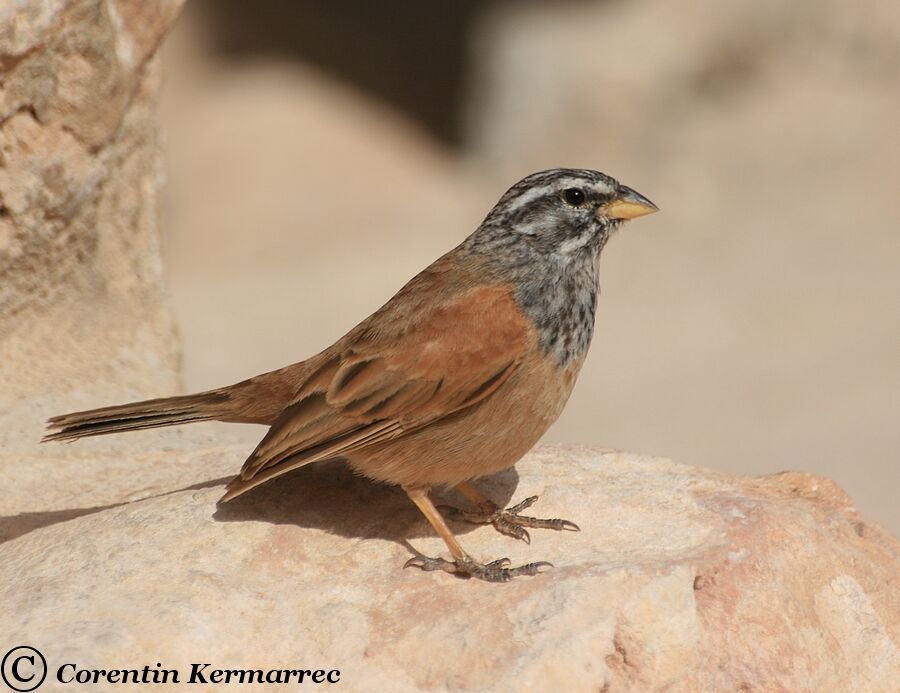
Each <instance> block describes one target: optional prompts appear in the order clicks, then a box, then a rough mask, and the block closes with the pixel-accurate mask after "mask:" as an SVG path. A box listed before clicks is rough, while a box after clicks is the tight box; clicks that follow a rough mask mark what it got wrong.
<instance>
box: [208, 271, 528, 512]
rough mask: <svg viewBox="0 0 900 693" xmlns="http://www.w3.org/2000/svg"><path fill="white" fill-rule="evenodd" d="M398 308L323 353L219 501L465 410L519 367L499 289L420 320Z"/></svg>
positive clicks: (472, 294)
mask: <svg viewBox="0 0 900 693" xmlns="http://www.w3.org/2000/svg"><path fill="white" fill-rule="evenodd" d="M419 307H420V306H415V305H414V306H412V308H413V309H416V308H419ZM404 308H407V309H408V306H403V305H402V304H401V306H400V307H392V306H391V304H390V303H389V304H388V305H387V306H385V308H384V309H382V310H381V311H379V312H378V313H376V314H375V315H373V316H372V317H371V318H369V319H368V320H366V321H365V322H364V323H362V324H361V325H360V326H359V327H357V328H356V329H355V330H354V331H353V332H351V333H350V334H349V335H348V336H347V338H346V339H345V340H341V342H338V344H337V345H335V352H334V353H331V354H329V353H327V352H326V354H323V357H324V358H323V362H322V365H321V366H320V367H319V368H318V369H316V370H315V371H314V372H313V373H312V374H311V375H310V377H309V378H308V380H307V381H306V382H305V383H304V384H303V386H302V387H301V389H300V391H299V393H298V395H297V397H296V398H295V399H294V401H293V402H292V403H291V404H290V405H289V406H288V407H287V408H286V409H285V410H284V412H282V414H281V416H279V417H278V419H277V420H276V422H275V423H274V424H273V425H272V427H271V429H270V430H269V432H268V434H267V435H266V436H265V438H263V440H262V441H261V442H260V444H259V445H258V446H257V448H256V450H254V451H253V453H252V454H251V455H250V457H249V458H247V461H246V462H245V463H244V466H243V468H242V470H241V474H240V476H239V477H237V478H236V479H234V480H233V481H232V482H231V483H230V484H229V485H228V489H227V492H226V494H225V496H224V497H223V499H222V500H223V501H225V500H229V499H231V498H233V497H235V496H237V495H239V494H241V493H243V492H244V491H247V490H249V489H250V488H253V487H254V486H257V485H258V484H261V483H263V482H264V481H266V480H268V479H271V478H272V477H274V476H278V475H279V474H283V473H284V472H287V471H290V470H291V469H295V468H297V467H300V466H302V465H305V464H309V463H310V462H315V461H318V460H324V459H332V458H336V457H341V456H344V455H347V454H348V453H352V452H354V451H357V450H361V449H364V448H366V447H367V446H370V445H374V444H377V443H382V442H384V441H387V440H391V439H393V438H397V437H400V436H403V435H405V434H407V433H409V432H410V431H413V430H415V429H417V428H419V427H421V426H425V425H427V424H429V423H431V422H433V421H437V420H439V419H441V418H443V417H446V416H449V415H450V414H452V413H454V412H458V411H461V410H463V409H465V408H467V407H471V406H473V405H475V404H477V403H478V402H481V401H483V400H484V399H486V398H487V397H490V395H491V394H493V393H494V392H495V391H496V390H497V389H498V388H500V387H501V386H502V385H503V383H505V382H506V380H507V379H508V378H509V377H510V375H512V373H513V372H514V371H515V369H516V368H517V367H518V365H519V363H520V362H521V359H522V356H523V354H524V352H525V348H526V345H527V343H528V338H529V328H528V323H527V321H526V320H525V319H524V317H522V316H521V312H520V311H519V309H518V307H517V305H516V304H515V301H514V299H513V296H512V293H511V291H510V289H509V288H508V287H506V286H488V287H484V286H481V287H476V288H469V289H466V290H463V291H461V292H459V293H457V294H456V295H455V296H454V297H453V298H451V299H448V300H445V301H442V302H438V303H437V305H436V306H435V307H433V308H432V309H431V310H429V311H428V312H426V313H425V314H421V315H418V316H417V315H411V314H408V313H406V312H405V311H404Z"/></svg>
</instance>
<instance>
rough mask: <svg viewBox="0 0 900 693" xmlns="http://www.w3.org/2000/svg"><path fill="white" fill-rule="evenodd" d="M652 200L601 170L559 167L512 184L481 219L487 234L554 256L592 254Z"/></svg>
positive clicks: (649, 211)
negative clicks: (500, 236)
mask: <svg viewBox="0 0 900 693" xmlns="http://www.w3.org/2000/svg"><path fill="white" fill-rule="evenodd" d="M655 211H657V207H656V205H654V204H653V203H652V202H650V200H648V199H647V198H646V197H644V196H643V195H641V194H640V193H638V192H636V191H635V190H632V189H631V188H629V187H627V186H625V185H622V184H621V183H619V182H618V181H616V180H615V179H614V178H611V177H610V176H607V175H606V174H604V173H600V172H599V171H591V170H587V169H571V168H557V169H551V170H549V171H541V172H539V173H533V174H531V175H530V176H528V177H526V178H523V179H522V180H521V181H519V182H518V183H516V184H515V185H514V186H512V187H511V188H510V189H509V190H507V191H506V193H505V194H504V195H503V197H501V198H500V201H499V202H498V203H497V204H496V206H495V207H494V208H493V209H492V210H491V212H490V213H489V214H488V216H487V218H486V219H485V221H484V223H483V224H482V229H483V231H484V232H486V233H487V234H488V235H490V236H495V237H496V235H497V234H501V235H503V236H506V238H507V240H508V241H509V242H512V243H524V244H527V245H528V246H530V247H531V248H532V249H533V250H536V251H538V252H541V253H546V254H553V255H558V256H562V257H565V256H571V255H582V254H584V253H585V252H588V253H590V254H596V253H597V252H599V250H600V249H601V248H602V247H603V244H604V243H605V242H606V239H607V238H608V237H609V235H610V234H611V233H612V231H614V230H615V229H616V227H618V226H619V224H621V223H622V222H623V221H625V220H628V219H634V218H636V217H640V216H644V215H645V214H652V213H653V212H655Z"/></svg>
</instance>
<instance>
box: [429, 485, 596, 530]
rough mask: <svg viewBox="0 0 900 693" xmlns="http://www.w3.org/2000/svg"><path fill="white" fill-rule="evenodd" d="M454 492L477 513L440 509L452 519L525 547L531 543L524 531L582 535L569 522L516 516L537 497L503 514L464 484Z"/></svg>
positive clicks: (526, 500) (532, 497) (492, 503)
mask: <svg viewBox="0 0 900 693" xmlns="http://www.w3.org/2000/svg"><path fill="white" fill-rule="evenodd" d="M456 488H457V490H459V492H460V493H462V494H463V495H464V496H465V497H466V498H468V499H469V500H470V501H471V502H472V503H474V504H475V506H476V507H477V508H478V510H476V511H466V510H460V509H458V508H451V507H448V506H441V507H442V508H447V509H448V510H449V511H450V512H451V513H452V514H453V515H452V516H453V517H454V518H456V519H460V520H465V521H466V522H474V523H477V524H485V525H486V524H491V525H494V528H495V529H496V530H497V531H498V532H500V533H501V534H506V535H507V536H510V537H515V538H516V539H521V540H522V541H524V542H525V543H526V544H530V543H531V536H530V535H529V534H528V530H526V529H525V528H526V527H531V528H532V529H555V530H564V529H565V530H569V531H571V532H579V531H581V530H580V528H579V527H578V525H576V524H575V523H574V522H569V521H568V520H560V519H552V520H541V519H539V518H536V517H528V516H525V515H519V513H520V512H522V511H523V510H525V508H530V507H531V506H532V505H534V504H535V503H536V502H537V499H538V497H537V496H529V497H528V498H526V499H525V500H523V501H522V502H521V503H519V504H518V505H514V506H512V507H511V508H507V509H506V510H503V509H502V508H501V507H500V506H499V505H497V504H496V503H494V502H493V501H492V500H491V499H489V498H488V497H487V496H485V495H484V494H483V493H482V492H481V491H479V490H478V489H477V488H475V487H474V486H472V484H470V483H469V482H467V481H464V482H463V483H461V484H458V485H457V486H456Z"/></svg>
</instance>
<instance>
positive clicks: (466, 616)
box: [0, 447, 900, 691]
mask: <svg viewBox="0 0 900 693" xmlns="http://www.w3.org/2000/svg"><path fill="white" fill-rule="evenodd" d="M172 457H176V458H177V457H178V455H173V456H172ZM215 457H221V458H222V461H221V462H214V461H213V458H215ZM226 461H227V464H226ZM180 462H181V463H185V462H189V464H190V466H193V467H197V466H198V463H200V464H201V465H207V464H209V465H211V468H210V473H209V474H208V478H213V477H215V476H216V475H217V474H219V473H220V472H221V471H222V470H223V469H224V467H226V466H234V467H235V468H236V467H237V465H238V464H239V463H240V457H239V455H233V454H232V453H230V452H227V451H210V452H209V453H204V454H203V456H201V458H199V459H198V458H194V459H192V460H185V459H182V460H180ZM166 463H167V464H179V460H178V459H171V460H167V461H166ZM213 468H214V469H213ZM213 483H216V482H213ZM483 486H484V488H485V490H487V491H489V492H490V493H491V494H492V495H493V496H494V497H496V498H497V500H498V501H501V502H503V501H508V500H509V499H512V498H515V499H518V498H521V497H522V496H524V495H530V494H540V495H541V500H540V502H539V503H538V504H537V505H536V506H535V510H536V511H539V513H540V514H543V515H545V516H562V517H566V518H569V519H571V520H573V521H575V522H578V523H579V524H580V525H581V527H582V530H583V531H582V532H581V533H577V534H576V533H566V534H563V535H557V534H553V533H548V532H546V531H545V532H540V531H537V530H535V531H534V532H533V533H532V544H531V546H526V545H525V544H522V543H517V542H515V541H513V540H511V539H509V538H507V537H503V536H501V535H499V534H497V533H496V532H494V530H493V529H491V528H487V527H478V528H475V529H472V528H471V527H469V526H466V525H460V526H458V527H457V530H458V531H459V532H460V534H461V541H462V542H463V544H464V546H466V547H467V549H468V550H469V551H470V552H471V553H473V554H474V555H476V556H479V557H483V558H497V557H500V556H505V555H509V556H510V557H511V558H512V559H513V560H514V561H527V560H534V559H546V560H550V561H552V562H553V563H554V564H555V565H556V568H555V569H554V570H552V571H550V572H548V573H546V574H543V575H541V576H538V577H535V578H527V579H526V578H523V579H518V580H515V581H513V582H511V583H509V584H501V585H495V584H494V585H492V584H484V583H479V582H475V581H465V580H460V579H457V578H453V577H452V576H449V575H446V574H443V573H441V574H434V573H422V572H420V571H418V570H406V571H402V570H400V566H401V565H402V564H403V562H404V561H405V560H407V558H409V557H410V555H411V548H410V547H411V546H412V547H415V549H417V550H419V551H422V552H424V553H427V554H435V553H442V552H443V551H444V549H443V546H442V545H441V543H440V541H439V540H438V539H436V538H435V537H433V536H432V532H431V530H430V529H429V527H428V525H427V523H426V522H425V520H424V519H423V518H422V517H421V516H420V515H419V514H418V512H417V511H416V510H415V508H414V507H413V506H412V505H411V503H409V501H408V500H407V499H406V498H405V497H404V496H403V494H402V493H401V492H399V491H398V490H396V489H393V488H389V487H384V486H378V485H374V484H371V483H369V482H367V481H365V480H363V479H359V478H357V477H355V476H353V475H352V474H350V473H349V472H348V471H346V470H344V469H343V468H341V467H340V466H336V465H333V466H321V467H318V468H308V469H305V470H302V471H300V472H298V473H296V474H294V475H291V476H289V477H287V478H285V479H283V480H282V481H281V482H280V483H274V484H271V485H268V486H264V487H261V488H260V489H257V490H255V491H254V492H252V493H251V494H248V495H247V496H245V497H242V498H241V499H238V500H237V501H235V502H234V503H233V504H230V505H227V506H224V507H222V508H220V509H217V508H216V506H215V501H216V499H217V498H218V496H219V495H220V494H221V492H222V488H221V486H219V485H216V486H212V487H209V486H205V485H204V484H195V485H194V486H193V487H192V488H189V489H185V490H181V491H175V492H172V493H167V494H164V495H159V496H156V497H153V498H147V499H144V500H140V501H134V502H130V503H124V504H122V505H119V506H116V507H111V508H108V509H105V510H99V511H98V512H94V513H92V514H90V515H86V516H83V517H78V518H75V519H72V520H70V521H67V522H61V523H59V524H55V525H53V526H49V527H44V528H42V529H37V530H35V531H32V532H29V533H26V534H24V535H22V536H20V537H18V538H17V539H14V540H12V541H8V542H6V543H4V544H2V545H0V599H2V603H3V605H4V606H3V611H4V617H3V619H2V620H0V640H2V641H3V642H8V643H18V642H27V643H31V644H32V645H34V646H35V647H37V648H38V649H40V650H41V651H42V652H43V654H44V655H45V656H46V658H47V661H48V663H49V665H50V670H51V678H52V673H53V672H55V669H56V668H57V667H59V666H60V665H61V664H63V663H65V662H75V663H77V664H78V666H79V668H107V669H108V668H112V667H115V666H118V667H125V666H132V667H136V666H139V665H143V664H144V663H150V665H151V667H152V666H153V665H154V663H156V662H159V663H160V664H161V665H162V667H164V668H174V669H177V670H179V671H180V672H181V674H182V677H184V676H186V675H187V673H188V672H189V671H190V663H192V662H201V663H204V662H210V663H212V668H254V669H255V668H262V669H268V668H289V669H299V668H304V669H305V668H310V669H316V668H323V669H332V668H337V669H340V671H341V684H342V686H343V687H344V688H345V689H346V690H360V691H361V690H392V691H419V690H528V691H543V690H565V691H597V690H608V691H627V690H635V691H637V690H640V691H650V690H669V691H696V690H703V691H735V690H767V691H768V690H790V691H825V690H835V691H837V690H842V691H844V690H848V691H849V690H854V691H863V690H865V691H890V690H895V684H896V681H897V680H898V676H900V658H898V651H897V644H896V643H897V638H898V637H900V603H898V590H897V583H896V580H897V574H898V565H900V563H898V558H900V556H898V552H900V547H898V545H897V542H896V541H895V540H894V539H892V538H891V537H890V536H889V535H887V534H886V533H885V532H883V531H882V530H880V529H879V528H878V527H875V526H872V525H869V524H867V523H866V522H865V521H864V520H863V519H862V518H861V517H860V516H859V515H858V514H857V513H856V512H855V511H854V509H853V508H852V505H851V502H850V500H849V498H848V497H847V496H846V495H845V494H844V493H843V492H842V491H841V490H840V489H839V488H838V487H837V486H835V485H834V484H833V483H832V482H830V481H828V480H826V479H822V478H818V477H813V476H811V475H807V474H799V473H790V474H781V475H775V476H770V477H763V478H735V477H728V476H725V475H720V474H714V473H711V472H706V471H703V470H700V469H696V468H692V467H686V466H682V465H677V464H673V463H671V462H668V461H664V460H658V459H650V458H642V457H638V456H634V455H629V454H625V453H616V452H609V451H606V452H604V451H599V450H590V449H581V448H563V447H544V448H539V449H537V450H536V451H534V452H533V453H532V454H530V455H529V456H527V457H526V458H525V459H524V460H523V461H522V462H521V463H520V464H519V465H518V472H514V471H510V472H506V473H504V474H501V475H499V476H497V477H494V478H492V479H490V480H486V481H485V482H483ZM445 499H446V501H447V502H459V499H458V498H456V497H455V496H453V495H452V494H448V495H447V496H446V498H445ZM407 542H408V544H407ZM182 680H184V679H183V678H182ZM56 686H57V687H58V686H59V685H58V684H56ZM110 687H111V686H110ZM47 690H55V688H54V687H53V685H51V686H50V687H49V688H48V689H47ZM100 690H102V688H100Z"/></svg>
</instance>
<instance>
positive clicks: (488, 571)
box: [403, 555, 553, 582]
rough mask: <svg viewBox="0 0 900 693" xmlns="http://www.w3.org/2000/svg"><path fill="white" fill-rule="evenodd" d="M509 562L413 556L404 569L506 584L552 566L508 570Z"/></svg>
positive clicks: (504, 560)
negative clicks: (417, 569)
mask: <svg viewBox="0 0 900 693" xmlns="http://www.w3.org/2000/svg"><path fill="white" fill-rule="evenodd" d="M509 564H510V560H509V559H508V558H500V559H497V560H496V561H491V562H490V563H479V562H478V561H476V560H475V559H473V558H472V557H470V556H465V557H464V558H458V559H454V560H452V561H448V560H445V559H443V558H430V557H428V556H421V555H420V556H415V557H413V558H410V559H409V560H408V561H407V562H406V563H405V564H404V566H403V567H404V568H410V567H416V568H421V569H422V570H426V571H431V570H443V571H444V572H446V573H453V574H454V575H459V576H460V577H473V578H477V579H479V580H484V581H485V582H508V581H509V580H512V579H513V578H514V577H518V576H520V575H537V574H538V573H540V572H541V568H552V567H553V564H552V563H548V562H547V561H538V562H537V563H526V564H525V565H520V566H517V567H515V568H509V567H507V566H509Z"/></svg>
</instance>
